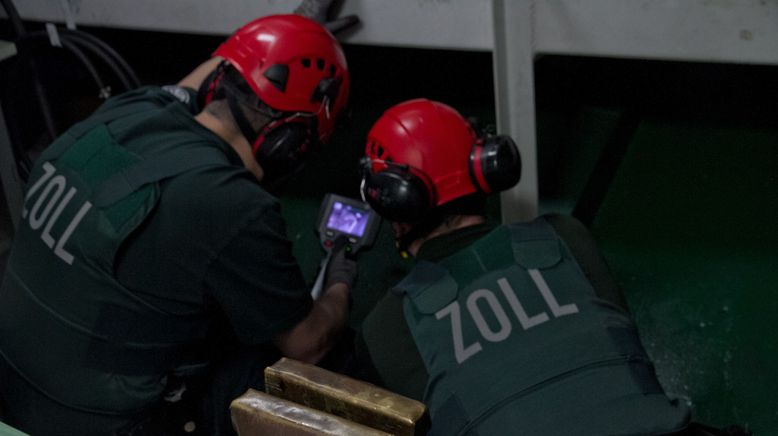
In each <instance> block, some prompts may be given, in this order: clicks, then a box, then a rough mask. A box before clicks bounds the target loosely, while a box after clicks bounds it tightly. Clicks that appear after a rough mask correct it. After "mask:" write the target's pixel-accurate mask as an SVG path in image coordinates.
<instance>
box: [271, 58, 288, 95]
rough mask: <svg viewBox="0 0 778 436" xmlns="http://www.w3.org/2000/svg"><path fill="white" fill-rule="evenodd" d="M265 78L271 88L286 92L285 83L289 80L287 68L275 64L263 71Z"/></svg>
mask: <svg viewBox="0 0 778 436" xmlns="http://www.w3.org/2000/svg"><path fill="white" fill-rule="evenodd" d="M265 78H267V80H268V81H270V83H272V84H273V86H275V87H276V89H278V90H279V91H281V92H286V81H287V79H288V78H289V67H287V66H286V65H282V64H275V65H273V66H272V67H270V68H268V69H267V71H265Z"/></svg>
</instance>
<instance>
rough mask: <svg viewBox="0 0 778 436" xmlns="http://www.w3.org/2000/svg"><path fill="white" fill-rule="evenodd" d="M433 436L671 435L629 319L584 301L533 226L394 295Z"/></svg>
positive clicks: (669, 417) (671, 405)
mask: <svg viewBox="0 0 778 436" xmlns="http://www.w3.org/2000/svg"><path fill="white" fill-rule="evenodd" d="M395 292H399V293H401V294H402V295H403V296H404V298H403V300H404V303H403V304H404V312H405V318H406V321H407V323H408V326H409V327H410V330H411V333H412V335H413V338H414V340H415V342H416V345H417V347H418V349H419V352H420V354H421V356H422V359H423V360H424V362H425V365H426V367H427V371H428V373H429V379H428V383H427V387H426V391H425V394H424V402H425V403H426V404H427V405H428V407H429V409H430V412H431V416H432V431H433V434H436V435H459V434H467V435H475V434H480V435H497V434H511V435H514V434H515V435H523V434H527V435H568V436H569V435H627V434H629V435H637V434H639V435H647V434H667V433H671V432H674V431H679V430H681V429H683V428H684V427H685V426H686V424H687V422H688V420H689V410H688V409H687V407H686V406H685V405H682V404H679V403H677V402H674V401H670V400H669V399H668V398H667V397H666V396H665V394H664V392H663V390H662V388H661V386H660V385H659V383H658V382H657V380H656V377H655V374H654V370H653V366H652V364H651V362H650V361H649V358H648V357H647V356H646V353H645V351H644V350H643V347H642V345H641V343H640V340H639V338H638V335H637V332H636V330H635V326H634V325H633V323H632V321H631V319H630V318H629V317H628V316H627V315H626V314H624V313H623V312H622V311H621V310H620V309H619V308H617V307H616V306H614V305H612V304H610V303H608V302H606V301H604V300H601V299H598V298H596V297H595V294H594V291H593V289H592V288H591V285H590V284H589V282H588V281H587V279H586V277H585V276H584V275H583V273H582V271H581V270H580V268H579V266H578V264H577V263H576V262H575V260H574V258H573V257H572V255H571V253H570V251H569V250H568V248H567V247H566V246H565V244H564V243H563V242H562V241H561V240H560V239H559V237H558V236H557V235H556V233H555V232H554V230H553V228H552V227H551V226H550V225H549V224H548V223H547V222H546V221H545V220H543V219H542V218H541V219H536V220H534V221H532V222H530V223H526V224H516V225H511V226H503V227H498V228H497V229H496V230H494V231H492V232H490V233H489V234H488V235H486V236H484V237H483V238H481V239H480V240H478V241H477V242H475V243H474V244H473V245H471V246H470V247H468V248H466V249H464V250H461V251H459V252H458V253H456V254H454V255H452V256H450V257H448V258H446V259H444V260H443V261H441V262H439V263H431V262H426V261H420V262H418V264H417V265H416V266H415V267H414V269H413V271H411V273H410V274H409V275H408V276H407V277H406V278H405V279H404V280H403V281H402V282H401V283H400V284H398V285H397V287H396V289H395Z"/></svg>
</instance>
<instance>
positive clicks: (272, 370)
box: [265, 358, 427, 436]
mask: <svg viewBox="0 0 778 436" xmlns="http://www.w3.org/2000/svg"><path fill="white" fill-rule="evenodd" d="M265 391H267V393H269V394H271V395H274V396H277V397H280V398H284V399H287V400H289V401H293V402H295V403H299V404H303V405H305V406H308V407H310V408H313V409H317V410H322V411H324V412H328V413H331V414H333V415H337V416H340V417H343V418H345V419H347V420H349V421H354V422H357V423H360V424H363V425H366V426H368V427H371V428H375V429H379V430H381V431H384V432H387V433H390V434H393V435H400V436H413V435H415V434H424V432H426V430H427V428H426V427H427V424H426V420H423V418H425V411H426V407H425V406H424V404H423V403H420V402H418V401H416V400H412V399H410V398H407V397H404V396H402V395H398V394H395V393H392V392H390V391H387V390H386V389H381V388H379V387H377V386H374V385H372V384H370V383H365V382H363V381H360V380H355V379H353V378H350V377H346V376H344V375H341V374H336V373H333V372H330V371H327V370H325V369H322V368H319V367H317V366H313V365H308V364H305V363H302V362H298V361H296V360H292V359H287V358H283V359H281V360H279V361H278V362H276V363H275V364H273V366H269V367H267V368H265Z"/></svg>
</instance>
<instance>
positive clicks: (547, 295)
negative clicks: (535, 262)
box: [527, 269, 578, 318]
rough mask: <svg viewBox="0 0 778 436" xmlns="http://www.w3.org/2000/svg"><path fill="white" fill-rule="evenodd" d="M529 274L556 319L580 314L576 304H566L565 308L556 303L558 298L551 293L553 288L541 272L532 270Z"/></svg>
mask: <svg viewBox="0 0 778 436" xmlns="http://www.w3.org/2000/svg"><path fill="white" fill-rule="evenodd" d="M527 272H528V273H529V276H530V277H532V281H533V282H535V286H537V287H538V289H539V290H540V293H541V295H543V299H544V300H546V304H548V308H549V309H551V313H553V314H554V316H555V317H557V318H559V317H560V316H565V315H572V314H574V313H578V306H576V305H575V304H565V305H564V306H560V305H559V303H558V302H557V301H556V298H554V294H553V293H552V292H551V288H549V287H548V283H546V279H544V278H543V275H542V274H540V271H538V270H536V269H530V270H527Z"/></svg>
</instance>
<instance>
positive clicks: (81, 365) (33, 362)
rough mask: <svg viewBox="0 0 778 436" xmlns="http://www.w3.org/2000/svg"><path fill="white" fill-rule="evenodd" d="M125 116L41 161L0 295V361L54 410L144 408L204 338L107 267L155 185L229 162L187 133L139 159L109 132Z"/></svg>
mask: <svg viewBox="0 0 778 436" xmlns="http://www.w3.org/2000/svg"><path fill="white" fill-rule="evenodd" d="M174 104H178V103H174ZM132 116H133V113H132V112H128V111H127V109H126V108H122V107H119V108H115V109H110V110H106V111H103V112H98V113H97V114H96V115H93V116H92V117H90V119H88V120H87V121H85V122H83V123H80V124H78V125H76V126H74V127H73V128H71V129H70V130H69V131H68V132H67V133H66V134H65V135H63V136H62V137H60V138H59V139H58V140H57V141H55V142H54V143H53V144H52V145H51V146H50V147H49V148H47V149H46V150H45V151H44V152H43V154H42V155H41V157H40V158H39V159H38V161H37V164H36V166H35V168H34V169H33V172H32V174H31V176H30V182H29V187H28V190H27V193H26V197H25V203H24V208H23V212H22V221H21V225H20V226H19V231H18V233H17V235H16V239H15V241H14V246H13V249H12V253H11V256H10V259H9V263H8V268H7V270H6V273H5V277H4V281H3V284H2V288H0V307H2V308H3V315H2V316H0V357H2V358H5V359H6V360H7V361H8V363H9V364H10V365H11V366H12V367H14V368H15V369H16V371H17V372H18V373H19V374H20V375H21V376H22V377H24V378H25V379H26V380H27V381H28V382H29V383H30V384H32V386H34V387H35V388H36V389H38V390H39V391H40V392H42V393H43V394H44V395H46V396H48V397H49V398H51V399H52V400H54V401H56V402H58V403H60V404H64V405H66V406H68V407H71V408H74V409H77V410H81V411H85V412H91V413H103V414H112V415H126V414H132V413H137V412H139V411H141V410H143V409H144V408H147V407H148V406H149V403H150V402H152V401H155V400H157V399H158V398H159V396H160V394H161V392H162V390H163V388H164V385H165V381H166V378H165V377H166V375H167V374H169V373H171V372H172V371H173V370H174V369H175V368H177V367H178V366H179V365H181V364H182V362H181V356H182V353H183V352H184V351H185V349H186V347H187V344H189V343H191V342H192V338H196V337H198V336H200V335H202V334H203V333H202V329H203V323H202V320H201V319H199V318H197V319H195V318H191V319H181V316H180V315H176V314H170V313H165V312H164V311H163V310H161V309H159V308H157V307H155V306H153V305H152V304H150V303H148V302H147V301H144V300H143V299H142V298H140V297H139V296H137V295H135V294H134V293H132V292H130V291H129V290H128V289H126V288H125V287H123V286H122V285H121V284H120V283H119V282H118V281H117V280H116V279H115V278H114V266H115V265H114V258H115V256H116V253H117V250H118V249H119V247H120V246H121V244H122V242H123V241H124V240H125V239H126V238H127V237H128V235H129V234H130V233H131V232H132V231H133V230H134V229H136V228H138V226H139V225H140V224H141V223H142V222H143V221H144V219H145V218H146V217H147V216H148V214H149V212H150V211H151V210H152V209H153V208H154V206H155V204H156V203H157V201H158V199H159V197H160V188H159V183H158V182H159V181H160V180H162V179H165V178H167V177H172V176H174V175H176V174H180V173H182V172H184V171H187V170H190V169H193V168H196V167H203V166H209V165H220V164H224V163H226V162H227V158H226V157H225V155H224V153H223V152H222V151H220V150H218V149H217V148H214V147H203V146H202V145H203V144H202V143H203V141H205V139H203V138H200V137H198V136H197V135H194V134H191V135H190V134H186V133H182V134H181V135H180V136H181V137H180V143H177V142H176V141H172V142H171V141H170V139H171V138H169V137H168V138H166V139H165V140H166V141H167V142H166V143H165V147H166V148H165V150H167V151H165V152H164V153H161V154H159V155H155V156H153V157H148V159H144V156H139V155H137V154H134V153H132V152H130V151H128V150H127V149H126V148H124V147H122V146H120V145H119V144H117V143H116V141H115V140H114V139H113V138H112V136H111V133H110V131H109V128H108V127H107V126H106V123H110V122H111V121H112V120H115V119H120V118H123V117H132ZM124 119H127V118H124ZM198 141H199V143H198ZM197 145H199V147H195V146H197ZM42 272H43V273H42ZM10 308H13V309H10ZM173 317H176V318H178V319H176V322H170V320H171V318H173ZM161 326H164V328H161ZM73 386H77V388H75V389H74V388H73Z"/></svg>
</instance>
